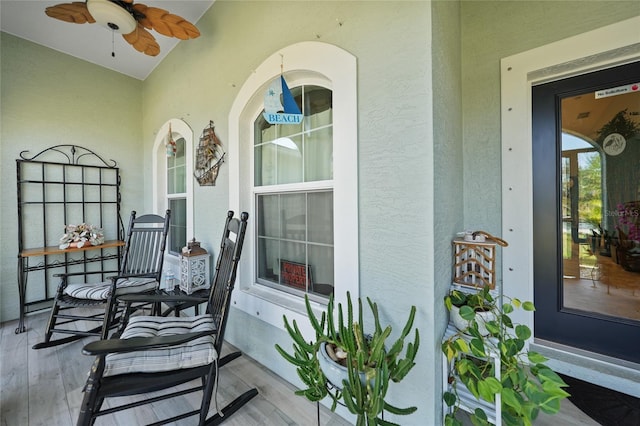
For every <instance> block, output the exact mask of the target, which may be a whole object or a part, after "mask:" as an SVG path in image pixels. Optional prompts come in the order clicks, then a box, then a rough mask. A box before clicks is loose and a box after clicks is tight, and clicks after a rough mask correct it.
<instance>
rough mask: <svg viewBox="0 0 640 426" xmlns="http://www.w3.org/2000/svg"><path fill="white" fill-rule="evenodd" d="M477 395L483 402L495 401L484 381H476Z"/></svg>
mask: <svg viewBox="0 0 640 426" xmlns="http://www.w3.org/2000/svg"><path fill="white" fill-rule="evenodd" d="M478 393H479V394H480V397H481V398H482V399H484V400H485V401H489V402H493V401H494V400H495V394H494V393H493V392H492V391H491V388H490V387H489V385H488V383H487V381H486V380H480V381H478Z"/></svg>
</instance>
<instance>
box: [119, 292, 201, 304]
mask: <svg viewBox="0 0 640 426" xmlns="http://www.w3.org/2000/svg"><path fill="white" fill-rule="evenodd" d="M118 300H119V301H121V302H149V303H156V302H192V303H205V302H206V301H207V300H208V298H207V297H194V296H184V295H179V294H176V295H174V294H123V295H122V296H118Z"/></svg>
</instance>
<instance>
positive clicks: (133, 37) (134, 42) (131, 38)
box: [122, 23, 160, 56]
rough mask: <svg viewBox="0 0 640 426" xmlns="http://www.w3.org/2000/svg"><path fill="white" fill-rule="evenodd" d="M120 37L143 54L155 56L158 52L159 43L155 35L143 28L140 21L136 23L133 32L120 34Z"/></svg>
mask: <svg viewBox="0 0 640 426" xmlns="http://www.w3.org/2000/svg"><path fill="white" fill-rule="evenodd" d="M122 38H124V39H125V40H126V41H127V43H129V44H130V45H131V46H133V48H134V49H136V50H137V51H138V52H142V53H144V54H145V55H149V56H156V55H158V53H160V45H159V44H158V42H157V41H156V39H155V37H154V36H153V35H151V33H150V32H149V31H147V30H145V29H144V27H143V26H142V25H141V24H140V23H138V27H137V28H136V29H135V30H134V31H133V32H130V33H129V34H122Z"/></svg>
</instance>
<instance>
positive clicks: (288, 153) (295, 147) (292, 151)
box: [273, 136, 302, 185]
mask: <svg viewBox="0 0 640 426" xmlns="http://www.w3.org/2000/svg"><path fill="white" fill-rule="evenodd" d="M273 144H274V145H275V146H276V149H277V152H278V160H277V161H278V182H277V183H278V184H279V185H281V184H284V183H295V182H302V136H295V137H290V138H278V139H276V140H275V141H273Z"/></svg>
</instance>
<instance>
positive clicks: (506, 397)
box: [500, 388, 522, 412]
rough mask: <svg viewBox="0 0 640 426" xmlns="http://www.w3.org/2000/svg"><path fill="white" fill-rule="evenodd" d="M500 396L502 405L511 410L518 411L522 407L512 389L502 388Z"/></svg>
mask: <svg viewBox="0 0 640 426" xmlns="http://www.w3.org/2000/svg"><path fill="white" fill-rule="evenodd" d="M500 395H501V396H502V403H503V404H505V405H507V406H509V407H511V408H513V409H514V410H516V411H518V412H519V411H520V410H521V409H522V405H521V404H520V401H519V400H518V397H517V396H516V392H515V391H514V390H513V389H509V388H502V391H501V392H500Z"/></svg>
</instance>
